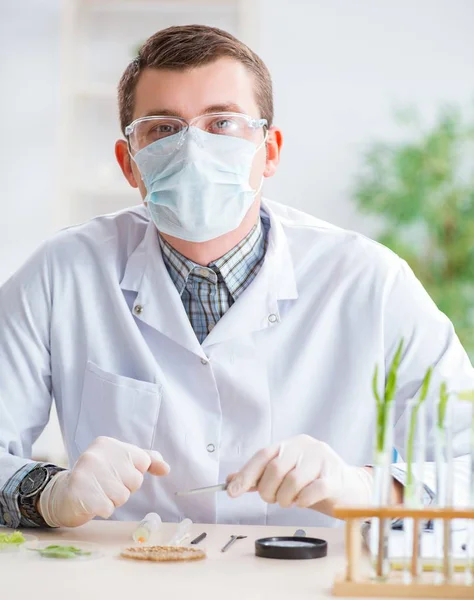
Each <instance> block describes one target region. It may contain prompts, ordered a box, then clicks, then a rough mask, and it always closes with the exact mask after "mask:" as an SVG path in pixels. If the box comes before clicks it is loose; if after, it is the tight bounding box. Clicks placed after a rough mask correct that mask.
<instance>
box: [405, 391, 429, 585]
mask: <svg viewBox="0 0 474 600" xmlns="http://www.w3.org/2000/svg"><path fill="white" fill-rule="evenodd" d="M406 420H407V421H406V429H405V431H406V440H405V460H406V469H407V470H406V481H405V490H404V495H403V504H404V505H405V506H406V507H407V508H422V506H423V492H424V489H423V469H424V464H425V457H426V411H425V404H424V403H423V402H422V403H421V404H420V402H419V399H418V398H415V399H413V400H410V401H409V402H408V403H407V408H406ZM423 526H424V523H423V521H422V520H420V519H408V518H406V519H404V521H403V536H404V554H405V568H404V579H405V581H406V582H407V583H410V582H412V581H415V580H416V579H418V577H419V576H420V574H421V572H422V569H423V565H422V552H421V539H422V532H423V528H424V527H423Z"/></svg>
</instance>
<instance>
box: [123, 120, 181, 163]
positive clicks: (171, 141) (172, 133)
mask: <svg viewBox="0 0 474 600" xmlns="http://www.w3.org/2000/svg"><path fill="white" fill-rule="evenodd" d="M185 129H186V125H185V123H183V122H182V121H180V120H179V119H174V118H168V117H153V118H152V119H148V118H147V119H143V120H142V121H137V122H136V123H135V126H134V128H133V131H132V133H131V134H130V138H129V139H130V145H131V147H132V148H133V150H135V152H138V151H139V150H143V148H146V147H147V146H149V145H150V144H153V143H154V142H158V141H160V140H167V142H166V144H163V145H162V151H163V153H164V154H171V153H172V152H174V151H175V150H176V148H177V147H178V145H179V143H180V140H181V137H182V135H183V131H184V130H185Z"/></svg>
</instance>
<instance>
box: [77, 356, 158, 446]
mask: <svg viewBox="0 0 474 600" xmlns="http://www.w3.org/2000/svg"><path fill="white" fill-rule="evenodd" d="M161 398H162V389H161V385H160V384H159V383H150V382H148V381H140V380H138V379H131V378H130V377H124V376H122V375H115V374H114V373H109V372H107V371H104V370H102V369H101V368H99V367H98V366H97V365H95V364H94V363H92V362H88V363H87V366H86V370H85V374H84V387H83V390H82V398H81V408H80V412H79V418H78V421H77V427H76V433H75V436H74V437H75V443H76V446H77V449H78V451H79V453H81V452H84V450H85V449H86V448H87V447H88V446H89V444H90V443H91V442H93V441H94V440H95V439H96V438H97V437H99V436H101V435H104V436H108V437H112V438H115V439H117V440H120V441H122V442H128V443H129V444H135V445H136V446H139V447H140V448H145V449H151V448H152V445H153V438H154V435H155V429H156V425H157V421H158V413H159V411H160V405H161Z"/></svg>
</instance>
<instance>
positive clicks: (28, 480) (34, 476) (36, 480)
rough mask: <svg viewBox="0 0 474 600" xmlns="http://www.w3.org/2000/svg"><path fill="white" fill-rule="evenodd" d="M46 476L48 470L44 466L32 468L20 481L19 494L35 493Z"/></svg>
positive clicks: (29, 494) (28, 494)
mask: <svg viewBox="0 0 474 600" xmlns="http://www.w3.org/2000/svg"><path fill="white" fill-rule="evenodd" d="M47 477H48V471H47V470H46V469H45V468H44V467H39V468H37V469H33V470H32V471H30V472H29V473H28V475H26V477H25V478H24V479H23V481H22V482H21V485H20V495H21V496H31V495H32V494H35V493H36V492H37V491H38V490H39V489H40V488H41V486H42V485H43V483H44V482H45V481H46V479H47Z"/></svg>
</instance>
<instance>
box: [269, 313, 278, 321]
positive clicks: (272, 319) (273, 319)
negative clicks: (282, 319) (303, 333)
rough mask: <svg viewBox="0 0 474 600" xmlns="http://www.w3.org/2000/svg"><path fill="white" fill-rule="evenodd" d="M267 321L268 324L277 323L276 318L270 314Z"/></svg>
mask: <svg viewBox="0 0 474 600" xmlns="http://www.w3.org/2000/svg"><path fill="white" fill-rule="evenodd" d="M268 320H269V321H270V323H276V322H277V321H278V317H277V316H276V315H274V314H273V313H272V314H271V315H268Z"/></svg>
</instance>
